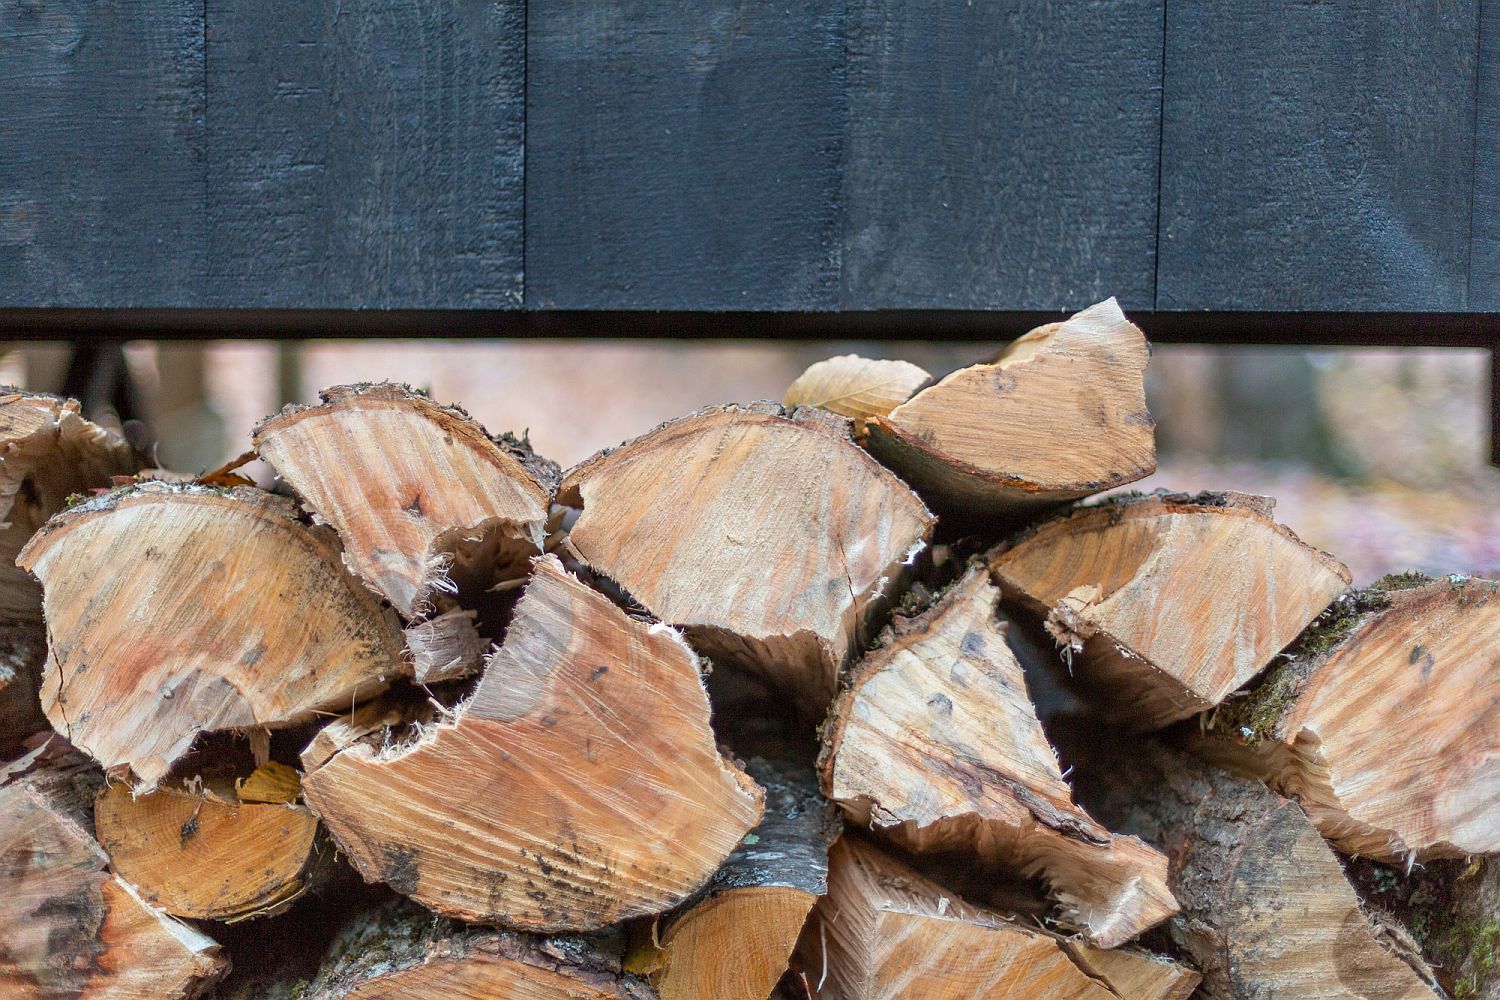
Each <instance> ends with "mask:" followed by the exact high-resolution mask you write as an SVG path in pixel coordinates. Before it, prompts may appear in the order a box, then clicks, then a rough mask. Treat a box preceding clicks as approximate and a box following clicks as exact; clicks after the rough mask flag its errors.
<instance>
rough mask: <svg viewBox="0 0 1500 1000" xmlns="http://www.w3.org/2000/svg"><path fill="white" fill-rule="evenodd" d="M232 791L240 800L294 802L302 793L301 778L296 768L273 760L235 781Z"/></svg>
mask: <svg viewBox="0 0 1500 1000" xmlns="http://www.w3.org/2000/svg"><path fill="white" fill-rule="evenodd" d="M234 791H235V794H236V795H238V796H239V797H240V801H241V802H272V803H288V802H296V801H297V799H298V798H300V797H301V795H302V778H301V777H300V776H299V775H298V774H297V771H296V769H294V768H290V767H287V766H286V765H285V764H278V763H276V762H275V761H274V760H273V761H271V762H270V763H268V764H263V765H261V766H260V767H257V768H256V769H255V770H254V771H253V772H251V774H250V777H248V778H241V779H238V780H237V781H235V783H234Z"/></svg>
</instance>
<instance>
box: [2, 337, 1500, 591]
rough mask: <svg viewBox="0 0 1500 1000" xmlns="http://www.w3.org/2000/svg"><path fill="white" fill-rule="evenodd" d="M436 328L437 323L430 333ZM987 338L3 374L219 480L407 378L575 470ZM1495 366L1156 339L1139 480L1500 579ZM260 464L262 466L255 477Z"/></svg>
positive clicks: (1316, 540)
mask: <svg viewBox="0 0 1500 1000" xmlns="http://www.w3.org/2000/svg"><path fill="white" fill-rule="evenodd" d="M434 334H435V335H436V336H438V337H441V331H434ZM998 346H999V345H998V344H993V343H941V344H936V343H930V342H926V343H924V342H902V341H877V342H835V341H799V342H795V343H790V342H762V341H755V342H734V341H727V342H726V341H679V342H668V341H632V340H611V341H591V342H589V341H472V340H466V341H450V340H442V339H428V340H420V341H418V340H412V341H301V342H283V343H268V342H264V341H214V342H194V343H185V342H169V341H162V342H153V341H135V342H131V343H127V344H124V345H102V346H94V347H92V348H89V349H87V350H80V351H74V350H72V349H71V348H70V347H69V345H66V344H61V343H32V344H25V345H13V346H11V348H10V349H9V350H7V351H6V352H5V354H4V355H3V357H0V381H4V382H8V383H12V384H18V385H21V386H23V387H26V388H29V389H37V390H43V391H49V392H62V391H69V392H71V393H72V394H74V395H78V396H80V398H83V399H84V402H85V405H86V408H87V409H88V411H89V412H90V415H91V416H93V417H94V418H95V419H103V420H114V421H122V422H125V423H126V424H127V427H128V430H129V431H130V433H131V434H132V435H133V436H134V437H136V438H137V439H138V440H139V441H141V442H143V443H144V442H152V441H155V442H159V443H160V444H159V451H158V459H159V461H160V463H161V464H163V465H165V466H167V467H170V468H175V469H178V470H180V471H189V472H196V471H200V470H205V469H211V468H214V467H216V466H218V465H220V464H222V463H223V462H224V461H226V460H227V459H229V458H231V457H233V456H235V455H238V454H240V453H241V452H243V451H245V450H246V449H247V448H248V447H249V434H250V429H251V427H252V426H253V425H254V424H255V422H256V421H258V420H259V419H260V418H262V417H264V416H266V415H267V414H269V413H271V412H273V411H275V410H276V409H278V408H279V407H280V406H281V405H283V404H284V403H286V402H291V401H306V400H311V399H313V398H315V397H316V393H317V390H318V389H319V388H320V387H322V386H326V385H332V384H336V383H339V382H351V381H361V380H368V381H379V380H382V379H394V380H399V381H403V382H408V383H410V384H412V385H414V386H416V387H418V388H424V389H427V390H429V391H430V392H431V393H432V395H433V397H434V398H436V399H438V400H440V401H443V402H457V403H460V404H461V405H463V406H464V407H465V408H466V409H467V410H469V412H470V413H472V414H473V415H474V416H475V417H476V418H478V419H479V420H480V421H481V422H482V423H484V425H485V426H486V427H488V428H489V429H490V430H491V431H492V432H499V431H502V430H511V431H514V432H516V433H522V432H527V431H529V433H530V436H531V440H532V442H533V444H534V445H535V446H536V447H537V449H538V450H539V451H541V452H542V453H543V454H545V455H547V456H548V457H551V458H553V459H555V460H557V461H558V462H560V463H562V464H563V465H564V466H567V465H570V464H572V463H574V462H577V461H579V460H580V459H582V458H585V457H587V456H588V455H589V454H591V453H593V452H594V451H595V450H597V449H599V448H602V447H606V446H610V445H614V444H617V443H619V442H620V441H621V440H623V439H625V438H628V437H632V436H634V435H636V434H639V433H641V432H643V431H645V430H647V429H649V428H650V427H652V426H654V425H656V424H657V423H659V422H661V421H663V420H667V419H670V418H671V417H674V416H679V415H681V414H684V413H687V412H690V411H692V410H694V409H696V408H698V407H700V406H704V405H709V404H713V403H722V402H729V401H745V400H751V399H779V398H780V397H781V394H782V391H783V390H784V389H785V388H786V386H787V385H788V384H789V383H790V382H791V380H792V379H794V378H795V377H796V376H797V375H798V374H799V373H800V372H801V371H802V369H803V368H805V367H806V366H807V365H808V364H811V363H812V362H814V361H817V360H820V359H822V358H825V357H829V356H830V355H834V354H844V353H851V352H852V353H857V354H864V355H866V356H869V357H892V358H905V359H907V360H909V361H913V362H915V363H917V364H920V365H922V366H923V367H924V368H926V369H927V370H928V371H930V372H932V373H933V374H934V375H935V376H941V375H943V374H946V373H947V372H949V371H951V370H953V369H954V368H957V367H960V366H962V365H966V364H970V363H973V362H975V361H979V360H983V359H986V358H988V357H990V356H992V355H993V354H994V353H995V350H996V349H997V347H998ZM1487 374H1488V358H1487V356H1486V354H1485V352H1483V351H1467V350H1401V351H1378V350H1323V351H1307V350H1290V349H1279V348H1250V347H1246V348H1208V347H1195V346H1182V345H1159V346H1157V348H1156V349H1155V353H1154V355H1153V357H1152V361H1151V368H1150V371H1149V373H1148V395H1149V399H1150V405H1151V412H1152V414H1153V415H1154V416H1155V418H1156V422H1157V442H1158V447H1159V452H1160V461H1159V466H1160V468H1159V471H1158V472H1157V474H1156V475H1155V476H1153V477H1152V478H1151V479H1149V480H1147V481H1146V482H1144V483H1142V484H1139V485H1138V486H1137V487H1136V488H1144V489H1155V488H1157V487H1165V488H1168V489H1173V490H1188V491H1196V490H1200V489H1234V490H1242V491H1245V492H1249V493H1261V494H1268V495H1270V496H1273V497H1276V498H1277V500H1278V501H1279V507H1278V515H1279V518H1280V519H1281V520H1282V521H1284V522H1285V523H1286V524H1288V525H1290V526H1291V527H1292V528H1293V529H1294V530H1295V531H1297V532H1298V533H1299V534H1300V535H1302V537H1303V538H1305V539H1306V540H1307V541H1309V542H1311V543H1312V544H1314V545H1317V546H1319V547H1321V548H1324V549H1327V550H1329V551H1330V552H1333V553H1334V554H1335V555H1337V556H1339V557H1340V558H1341V559H1343V560H1344V561H1345V562H1346V563H1347V564H1348V565H1349V567H1350V569H1351V570H1353V571H1354V574H1355V578H1356V582H1367V581H1369V580H1372V579H1374V578H1376V577H1378V576H1380V575H1382V574H1384V573H1386V572H1391V571H1396V570H1403V569H1419V570H1423V571H1426V572H1433V573H1447V572H1472V573H1483V574H1487V575H1494V574H1495V573H1496V572H1497V571H1500V505H1497V501H1500V470H1496V469H1494V468H1492V467H1490V466H1489V464H1488V462H1487V455H1488V446H1489V444H1488V426H1489V424H1488V409H1487V407H1488V399H1487V385H1488V383H1487ZM259 474H260V475H261V476H263V477H265V476H268V475H269V473H268V470H265V469H264V468H262V469H261V470H260V472H259Z"/></svg>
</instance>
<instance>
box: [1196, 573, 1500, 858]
mask: <svg viewBox="0 0 1500 1000" xmlns="http://www.w3.org/2000/svg"><path fill="white" fill-rule="evenodd" d="M1497 650H1500V583H1497V582H1495V581H1493V580H1481V579H1476V578H1469V577H1449V578H1444V579H1440V580H1428V579H1425V578H1420V577H1417V578H1411V577H1407V578H1399V577H1398V578H1387V579H1386V580H1385V581H1382V582H1381V583H1378V584H1377V585H1375V586H1374V587H1371V588H1368V589H1366V590H1363V591H1360V592H1358V593H1356V594H1350V595H1346V596H1345V597H1344V598H1341V599H1340V600H1339V601H1338V602H1337V603H1335V604H1334V606H1333V607H1332V608H1330V609H1329V611H1328V612H1327V613H1325V614H1324V615H1323V616H1322V617H1321V618H1320V619H1319V620H1318V622H1317V623H1316V625H1315V626H1314V627H1313V628H1312V629H1310V630H1309V631H1308V633H1307V634H1306V635H1304V636H1303V637H1302V638H1301V639H1300V640H1299V642H1298V644H1297V646H1296V647H1295V648H1294V649H1293V650H1292V651H1291V656H1290V658H1289V659H1288V660H1286V661H1285V662H1282V663H1279V664H1277V666H1275V667H1274V668H1273V669H1272V670H1271V671H1270V672H1269V673H1268V674H1267V675H1266V677H1265V678H1264V679H1263V680H1262V681H1261V682H1260V683H1259V684H1258V685H1257V686H1256V687H1255V688H1254V689H1252V690H1251V691H1250V693H1249V694H1248V695H1247V696H1246V697H1244V698H1241V699H1236V700H1234V701H1232V702H1230V703H1228V704H1226V705H1225V706H1224V708H1223V710H1221V711H1220V712H1219V713H1218V714H1217V715H1216V716H1215V717H1214V718H1213V719H1212V722H1211V729H1210V731H1209V732H1208V734H1206V736H1205V738H1204V739H1203V740H1202V741H1201V742H1200V743H1199V744H1198V746H1197V749H1198V750H1199V751H1200V752H1201V753H1203V754H1204V755H1205V756H1207V757H1209V759H1211V760H1214V761H1216V762H1218V763H1221V764H1224V765H1225V766H1229V767H1231V768H1233V769H1235V770H1237V771H1241V772H1242V773H1247V774H1251V775H1253V776H1256V777H1259V778H1262V779H1264V780H1266V781H1267V782H1269V783H1270V784H1271V785H1272V786H1273V787H1274V788H1276V790H1277V791H1280V792H1282V793H1283V794H1286V795H1291V796H1294V797H1295V798H1296V799H1297V800H1298V801H1299V802H1301V803H1302V806H1303V808H1304V809H1306V810H1307V814H1308V816H1309V817H1311V819H1312V821H1313V823H1314V824H1315V825H1316V826H1317V827H1318V830H1319V831H1320V832H1321V833H1322V834H1323V836H1325V837H1327V838H1329V839H1330V840H1332V841H1333V842H1334V843H1336V844H1337V845H1338V847H1339V849H1340V850H1342V851H1344V852H1346V853H1348V854H1360V855H1365V856H1368V857H1372V858H1378V859H1382V860H1387V861H1402V862H1405V861H1406V860H1408V859H1409V858H1411V857H1412V856H1415V857H1416V858H1419V859H1423V860H1425V859H1428V858H1432V857H1440V856H1447V857H1459V856H1463V855H1469V854H1493V853H1500V669H1497V665H1500V660H1497V652H1496V651H1497Z"/></svg>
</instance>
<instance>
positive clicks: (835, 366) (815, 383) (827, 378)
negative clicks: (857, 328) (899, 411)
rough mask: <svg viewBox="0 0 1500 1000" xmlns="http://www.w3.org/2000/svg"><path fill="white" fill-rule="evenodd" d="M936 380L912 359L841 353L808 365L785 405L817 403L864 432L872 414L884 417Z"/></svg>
mask: <svg viewBox="0 0 1500 1000" xmlns="http://www.w3.org/2000/svg"><path fill="white" fill-rule="evenodd" d="M931 379H932V376H931V375H929V374H928V373H927V372H926V371H925V370H923V369H921V368H918V367H917V366H916V365H914V364H912V363H910V362H908V361H875V360H872V359H870V358H862V357H860V356H859V355H857V354H841V355H839V356H838V357H836V358H829V359H828V360H827V361H819V362H817V363H816V364H813V365H810V366H808V369H807V371H805V372H803V373H802V374H801V375H799V376H797V379H796V381H794V382H793V383H792V384H791V385H790V386H788V387H787V390H786V396H785V397H783V399H782V401H781V402H782V405H783V406H785V407H786V408H787V409H788V410H795V409H796V408H797V407H799V406H816V407H818V408H819V409H822V410H828V411H830V412H832V413H837V414H839V415H840V416H844V417H849V418H850V419H851V420H853V421H854V425H855V428H856V429H857V430H859V431H861V432H863V430H864V426H865V423H866V422H867V421H868V420H869V419H870V418H871V417H883V416H885V415H886V414H887V413H890V412H891V411H892V410H894V409H895V408H896V407H898V406H900V405H901V404H902V403H904V402H906V401H907V400H908V399H910V398H911V394H912V393H914V392H916V391H917V390H918V389H920V388H921V387H922V386H923V385H925V384H926V383H927V382H928V381H930V380H931Z"/></svg>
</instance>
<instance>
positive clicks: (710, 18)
mask: <svg viewBox="0 0 1500 1000" xmlns="http://www.w3.org/2000/svg"><path fill="white" fill-rule="evenodd" d="M528 22H529V23H528V51H527V60H528V61H527V66H528V74H529V79H528V84H527V142H526V148H527V197H526V304H527V307H528V308H532V309H554V308H562V309H571V308H591V309H592V308H637V309H827V308H834V307H836V306H837V304H838V298H837V296H838V273H839V243H838V241H839V217H840V213H839V168H840V163H841V161H842V144H843V134H844V113H845V106H844V11H843V4H842V2H841V0H784V2H781V3H777V4H766V3H760V2H751V0H657V2H651V3H640V2H630V0H590V2H578V0H531V2H530V4H529V10H528Z"/></svg>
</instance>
